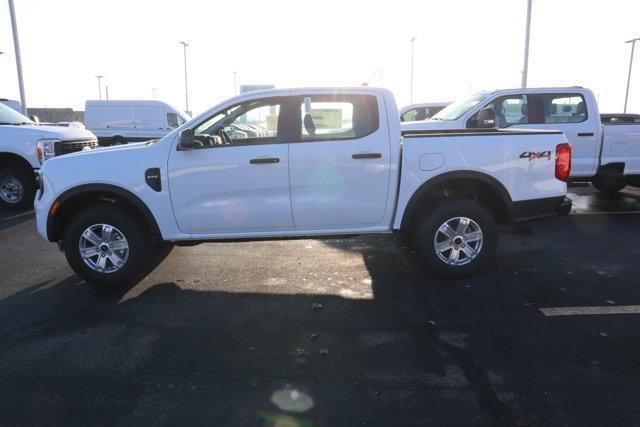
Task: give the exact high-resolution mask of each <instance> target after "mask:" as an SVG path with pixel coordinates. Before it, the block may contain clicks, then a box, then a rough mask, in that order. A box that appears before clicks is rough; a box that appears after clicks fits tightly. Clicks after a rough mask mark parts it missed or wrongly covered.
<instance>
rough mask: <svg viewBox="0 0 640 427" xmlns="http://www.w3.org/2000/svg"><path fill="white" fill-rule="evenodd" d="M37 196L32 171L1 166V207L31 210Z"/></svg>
mask: <svg viewBox="0 0 640 427" xmlns="http://www.w3.org/2000/svg"><path fill="white" fill-rule="evenodd" d="M35 196H36V179H35V175H34V173H33V171H32V170H28V169H25V168H24V167H20V166H14V165H8V166H0V207H3V208H6V209H12V210H25V209H31V208H32V207H33V199H34V198H35Z"/></svg>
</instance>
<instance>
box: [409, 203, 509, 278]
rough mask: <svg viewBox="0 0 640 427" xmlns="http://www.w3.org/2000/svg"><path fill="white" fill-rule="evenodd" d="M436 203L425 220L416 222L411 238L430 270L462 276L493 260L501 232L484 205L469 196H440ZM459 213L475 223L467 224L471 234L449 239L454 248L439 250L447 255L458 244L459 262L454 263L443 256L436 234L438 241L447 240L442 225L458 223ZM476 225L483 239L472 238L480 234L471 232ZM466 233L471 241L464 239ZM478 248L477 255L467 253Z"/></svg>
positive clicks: (441, 274) (435, 272)
mask: <svg viewBox="0 0 640 427" xmlns="http://www.w3.org/2000/svg"><path fill="white" fill-rule="evenodd" d="M435 203H436V206H435V207H434V208H433V209H431V210H430V211H428V212H427V213H426V215H425V216H424V217H423V218H422V220H421V221H419V222H418V223H417V224H416V228H415V232H414V237H413V239H412V240H413V243H414V245H415V248H416V255H417V256H418V259H419V260H420V262H421V263H422V266H424V267H425V269H427V271H428V272H430V273H432V274H435V275H437V276H442V277H462V276H466V275H470V274H473V273H476V272H478V271H479V270H481V269H482V268H483V267H485V266H486V265H487V263H489V262H490V261H491V259H492V258H493V256H494V254H495V249H496V245H497V241H498V233H497V231H496V226H495V222H494V220H493V217H492V216H491V214H490V213H489V212H488V211H487V210H486V209H485V208H483V207H482V206H480V205H479V204H477V203H476V202H473V201H471V200H468V199H458V198H456V199H444V200H442V199H441V200H437V201H435ZM460 217H463V218H467V219H470V220H472V221H473V223H475V224H473V223H471V222H470V223H469V225H468V228H467V230H468V232H469V234H460V235H459V236H458V234H455V236H456V237H454V238H452V239H450V240H448V241H451V242H453V243H452V244H451V249H449V250H448V251H444V252H442V253H441V254H440V255H442V256H443V257H445V258H449V257H450V256H451V254H452V252H453V251H454V246H455V248H457V249H456V250H457V251H458V252H457V253H459V258H458V262H459V263H460V264H459V265H452V264H449V263H446V262H445V261H444V260H442V259H441V258H440V255H439V254H438V251H437V250H436V247H435V241H434V239H436V236H437V238H438V242H440V240H441V239H443V238H444V240H447V238H446V237H445V235H444V234H443V233H441V232H439V229H440V227H441V226H443V225H444V224H445V223H447V222H450V224H454V225H455V224H457V223H459V220H456V218H460ZM456 221H457V222H456ZM476 227H477V228H479V230H480V231H481V237H482V240H481V241H480V240H475V241H473V242H471V239H475V238H477V236H478V234H477V233H475V234H472V233H471V232H472V231H477V229H476ZM456 230H457V226H456ZM466 236H468V239H469V241H468V242H467V241H466V240H463V239H464V238H465V237H466ZM448 241H445V242H440V243H445V246H447V244H448V243H447V242H448ZM476 249H478V254H477V255H472V256H468V255H467V252H471V253H473V251H475V250H476Z"/></svg>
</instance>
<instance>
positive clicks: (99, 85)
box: [96, 75, 104, 99]
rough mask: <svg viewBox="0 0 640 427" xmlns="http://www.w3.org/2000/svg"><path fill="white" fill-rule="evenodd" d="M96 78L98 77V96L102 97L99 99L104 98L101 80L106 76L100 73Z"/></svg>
mask: <svg viewBox="0 0 640 427" xmlns="http://www.w3.org/2000/svg"><path fill="white" fill-rule="evenodd" d="M96 78H97V79H98V96H99V97H100V98H99V99H102V84H101V83H100V80H102V79H103V78H104V76H100V75H98V76H96Z"/></svg>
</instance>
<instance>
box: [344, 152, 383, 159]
mask: <svg viewBox="0 0 640 427" xmlns="http://www.w3.org/2000/svg"><path fill="white" fill-rule="evenodd" d="M351 157H352V158H354V159H379V158H380V157H382V154H380V153H356V154H354V155H353V156H351Z"/></svg>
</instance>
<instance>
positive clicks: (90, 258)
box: [63, 205, 154, 287]
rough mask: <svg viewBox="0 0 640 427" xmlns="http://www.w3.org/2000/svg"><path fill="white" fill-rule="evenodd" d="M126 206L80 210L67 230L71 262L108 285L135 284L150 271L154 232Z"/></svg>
mask: <svg viewBox="0 0 640 427" xmlns="http://www.w3.org/2000/svg"><path fill="white" fill-rule="evenodd" d="M144 230H145V227H143V226H142V224H140V223H139V222H138V221H136V219H135V218H134V217H133V216H131V215H130V214H128V213H127V212H126V211H124V210H120V209H118V208H116V207H112V206H109V205H96V206H93V207H90V208H88V209H86V210H84V211H82V212H80V213H79V214H77V215H76V216H75V217H74V218H73V219H72V220H71V222H70V223H69V225H68V227H67V229H66V231H65V233H64V242H63V246H64V252H65V256H66V258H67V262H68V263H69V265H70V266H71V268H72V269H73V271H75V273H76V274H77V275H78V276H79V277H80V278H82V279H84V280H85V281H87V282H89V283H93V284H95V285H99V286H105V287H122V286H129V285H134V284H135V283H137V282H138V281H139V280H141V279H142V278H143V277H144V276H145V275H146V274H147V273H148V272H149V268H148V267H149V257H150V255H152V254H153V252H154V251H153V245H152V244H151V236H150V235H148V234H146V233H145V232H144Z"/></svg>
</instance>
